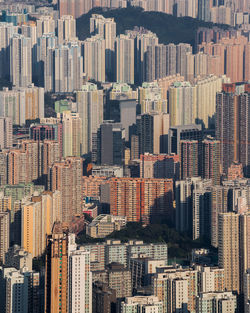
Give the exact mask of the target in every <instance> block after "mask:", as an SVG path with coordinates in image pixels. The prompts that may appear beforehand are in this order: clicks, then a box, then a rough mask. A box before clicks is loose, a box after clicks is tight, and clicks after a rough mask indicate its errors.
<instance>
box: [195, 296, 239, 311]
mask: <svg viewBox="0 0 250 313" xmlns="http://www.w3.org/2000/svg"><path fill="white" fill-rule="evenodd" d="M211 308H213V312H215V313H222V312H228V313H234V312H235V311H236V310H237V296H236V295H235V294H233V293H232V292H230V291H223V292H204V293H200V294H199V296H197V298H196V311H195V312H197V313H205V312H209V311H210V310H211Z"/></svg>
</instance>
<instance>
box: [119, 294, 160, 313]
mask: <svg viewBox="0 0 250 313" xmlns="http://www.w3.org/2000/svg"><path fill="white" fill-rule="evenodd" d="M133 311H135V312H136V311H139V312H140V311H142V312H143V311H145V312H147V311H149V312H150V311H151V312H157V313H161V312H163V304H162V302H160V301H159V300H158V298H157V297H155V296H135V297H127V298H125V301H123V302H122V303H121V312H122V313H128V312H133Z"/></svg>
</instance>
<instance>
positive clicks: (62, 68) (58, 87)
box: [44, 42, 83, 92]
mask: <svg viewBox="0 0 250 313" xmlns="http://www.w3.org/2000/svg"><path fill="white" fill-rule="evenodd" d="M52 69H53V70H52ZM82 69H83V58H82V56H81V48H80V46H79V45H78V43H76V42H69V43H68V44H67V45H61V46H58V47H56V48H55V49H48V51H47V56H46V61H45V71H44V75H45V91H53V92H73V91H74V90H79V89H80V88H81V86H82V77H83V73H82Z"/></svg>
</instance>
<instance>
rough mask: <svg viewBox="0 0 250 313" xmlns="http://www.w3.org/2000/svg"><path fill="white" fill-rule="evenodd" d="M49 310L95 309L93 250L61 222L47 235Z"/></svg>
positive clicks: (46, 309)
mask: <svg viewBox="0 0 250 313" xmlns="http://www.w3.org/2000/svg"><path fill="white" fill-rule="evenodd" d="M45 312H46V313H47V312H48V313H58V312H60V313H61V312H62V313H66V312H70V313H76V312H84V313H91V312H92V273H91V272H90V253H89V252H87V251H86V250H84V248H80V249H79V250H77V246H76V244H75V236H74V235H73V234H69V232H68V229H65V228H63V226H62V224H61V223H59V222H56V223H55V224H54V226H53V231H52V234H51V236H49V237H48V238H47V251H46V272H45Z"/></svg>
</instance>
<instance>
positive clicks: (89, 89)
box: [76, 83, 103, 154]
mask: <svg viewBox="0 0 250 313" xmlns="http://www.w3.org/2000/svg"><path fill="white" fill-rule="evenodd" d="M76 103H77V112H78V113H79V117H80V118H81V119H82V123H83V128H82V145H83V146H82V153H83V154H88V153H90V152H91V151H92V144H93V141H94V140H95V142H96V136H97V130H98V128H99V127H100V125H101V123H102V122H103V90H98V88H97V85H95V84H93V83H86V84H84V85H83V86H82V88H81V90H79V91H77V92H76Z"/></svg>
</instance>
